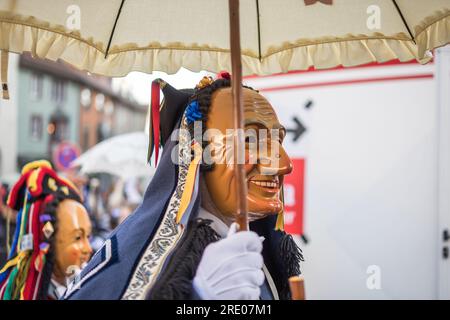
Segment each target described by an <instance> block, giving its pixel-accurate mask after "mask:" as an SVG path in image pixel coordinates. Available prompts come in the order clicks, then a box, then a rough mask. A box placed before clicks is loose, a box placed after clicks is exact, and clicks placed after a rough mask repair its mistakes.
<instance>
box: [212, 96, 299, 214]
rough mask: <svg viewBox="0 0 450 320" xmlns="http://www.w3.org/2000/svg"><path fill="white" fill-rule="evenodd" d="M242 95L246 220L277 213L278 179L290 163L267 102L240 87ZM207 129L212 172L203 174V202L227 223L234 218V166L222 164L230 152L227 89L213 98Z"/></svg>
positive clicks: (279, 199) (230, 104)
mask: <svg viewBox="0 0 450 320" xmlns="http://www.w3.org/2000/svg"><path fill="white" fill-rule="evenodd" d="M242 93H243V104H244V120H245V131H246V150H245V172H246V177H247V186H248V196H247V201H248V208H249V219H250V221H251V220H256V219H260V218H263V217H266V216H268V215H275V214H278V213H279V212H280V211H281V210H282V209H283V202H282V191H281V190H282V189H281V186H282V183H283V176H284V175H285V174H289V173H290V172H291V171H292V163H291V161H290V159H289V156H288V155H287V153H286V151H285V150H284V149H283V147H282V142H283V139H284V137H285V134H286V130H285V129H284V128H283V126H282V125H281V124H280V122H279V121H278V118H277V116H276V113H275V111H274V109H273V108H272V106H271V105H270V103H269V102H268V101H267V100H266V99H265V98H264V97H263V96H262V95H260V94H259V93H258V92H256V91H254V90H251V89H247V88H243V91H242ZM206 129H207V133H208V134H207V139H208V140H209V141H210V144H209V149H210V150H209V151H210V154H211V156H212V159H213V162H214V165H213V169H212V170H211V171H207V172H205V174H204V180H205V182H206V187H207V198H209V199H208V200H206V201H209V202H212V203H213V206H214V207H215V208H214V209H217V210H218V211H220V213H221V214H222V215H223V216H225V218H228V219H227V220H233V218H234V214H235V211H236V202H237V201H236V187H235V175H234V166H233V164H232V163H229V161H227V160H226V159H227V158H228V159H229V158H230V153H231V154H232V153H233V150H232V148H231V149H230V148H229V145H230V144H229V143H228V145H227V142H226V141H227V140H228V141H230V138H231V136H232V133H230V129H233V100H232V93H231V88H221V89H218V90H216V91H215V92H214V93H213V94H212V97H211V106H210V108H209V112H208V119H207V122H206ZM210 129H212V130H210ZM210 209H211V208H210Z"/></svg>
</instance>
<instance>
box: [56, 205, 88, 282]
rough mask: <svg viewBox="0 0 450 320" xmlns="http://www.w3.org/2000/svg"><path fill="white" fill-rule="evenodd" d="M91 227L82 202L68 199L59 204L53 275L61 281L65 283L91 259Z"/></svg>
mask: <svg viewBox="0 0 450 320" xmlns="http://www.w3.org/2000/svg"><path fill="white" fill-rule="evenodd" d="M91 229H92V226H91V221H90V220H89V216H88V213H87V211H86V209H85V208H84V206H83V205H82V204H80V203H79V202H77V201H74V200H71V199H66V200H63V201H62V202H61V203H60V204H59V205H58V209H57V232H56V239H55V267H54V269H53V275H54V276H55V278H56V280H57V281H58V282H59V283H61V284H64V285H65V278H66V277H68V276H71V275H73V274H74V273H75V272H76V271H77V270H79V269H80V268H81V267H82V266H83V265H84V264H85V263H87V262H88V261H89V259H90V257H91V254H92V248H91V246H90V244H89V237H90V235H91Z"/></svg>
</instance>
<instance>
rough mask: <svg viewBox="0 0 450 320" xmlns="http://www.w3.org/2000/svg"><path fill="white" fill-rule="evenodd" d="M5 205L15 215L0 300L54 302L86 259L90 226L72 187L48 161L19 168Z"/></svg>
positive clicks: (0, 280)
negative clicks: (14, 226) (49, 300)
mask: <svg viewBox="0 0 450 320" xmlns="http://www.w3.org/2000/svg"><path fill="white" fill-rule="evenodd" d="M7 205H8V206H9V207H10V208H12V209H14V210H17V211H18V215H17V223H16V230H15V232H14V237H13V241H12V245H11V250H10V252H9V255H8V261H7V262H6V264H5V265H4V266H3V267H2V268H1V270H0V299H2V300H41V299H44V300H45V299H52V300H53V299H59V298H60V297H61V296H62V294H63V293H64V292H65V290H66V286H67V284H68V283H69V282H70V281H71V280H72V279H73V277H75V276H76V275H77V274H79V273H80V272H81V269H82V268H83V267H84V266H85V265H86V263H87V262H88V261H89V259H90V257H91V254H92V248H91V246H90V244H89V237H90V235H91V228H92V227H91V222H90V219H89V216H88V213H87V211H86V209H85V208H84V206H83V205H82V196H81V194H80V192H79V191H78V189H77V188H76V186H75V185H74V184H73V183H72V182H70V181H69V180H67V179H64V178H62V177H61V176H59V175H58V174H57V173H56V172H55V171H54V170H53V168H52V166H51V165H50V163H49V162H47V161H44V160H41V161H34V162H31V163H29V164H27V165H25V166H24V168H23V169H22V175H21V177H20V179H19V180H18V181H17V182H16V184H15V185H14V186H13V187H12V189H11V192H10V195H9V197H8V201H7Z"/></svg>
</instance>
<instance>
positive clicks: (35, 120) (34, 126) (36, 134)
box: [30, 114, 43, 141]
mask: <svg viewBox="0 0 450 320" xmlns="http://www.w3.org/2000/svg"><path fill="white" fill-rule="evenodd" d="M42 130H43V122H42V117H41V116H40V115H36V114H33V115H31V122H30V137H31V140H33V141H39V140H41V139H42Z"/></svg>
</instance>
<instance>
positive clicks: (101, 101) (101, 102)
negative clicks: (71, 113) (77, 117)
mask: <svg viewBox="0 0 450 320" xmlns="http://www.w3.org/2000/svg"><path fill="white" fill-rule="evenodd" d="M104 106H105V95H104V94H102V93H97V95H96V96H95V108H96V109H97V111H98V112H102V111H103V107H104Z"/></svg>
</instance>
